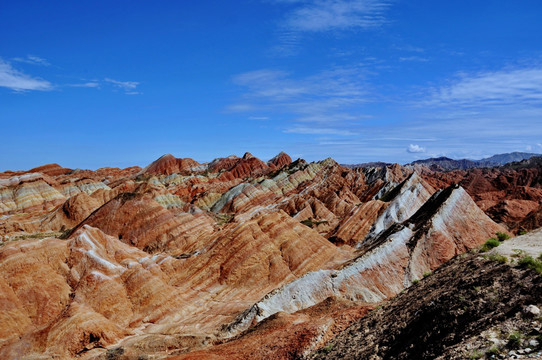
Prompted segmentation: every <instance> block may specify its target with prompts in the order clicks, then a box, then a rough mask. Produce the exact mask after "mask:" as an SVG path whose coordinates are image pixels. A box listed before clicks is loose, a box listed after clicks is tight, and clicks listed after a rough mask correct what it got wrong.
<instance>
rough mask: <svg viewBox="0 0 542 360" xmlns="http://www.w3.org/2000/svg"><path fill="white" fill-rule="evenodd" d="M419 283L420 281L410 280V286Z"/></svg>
mask: <svg viewBox="0 0 542 360" xmlns="http://www.w3.org/2000/svg"><path fill="white" fill-rule="evenodd" d="M419 282H420V280H418V279H414V280H412V285H416V284H417V283H419Z"/></svg>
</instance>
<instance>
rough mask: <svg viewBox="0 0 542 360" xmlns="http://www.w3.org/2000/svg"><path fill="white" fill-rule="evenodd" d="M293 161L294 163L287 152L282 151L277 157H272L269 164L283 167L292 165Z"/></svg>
mask: <svg viewBox="0 0 542 360" xmlns="http://www.w3.org/2000/svg"><path fill="white" fill-rule="evenodd" d="M291 163H292V158H291V157H290V156H289V155H288V154H286V153H285V152H282V151H281V152H280V153H278V154H277V155H276V156H275V157H273V158H272V159H270V160H269V161H268V162H267V165H269V166H271V165H273V166H274V167H275V168H277V169H281V168H283V167H284V166H287V165H290V164H291Z"/></svg>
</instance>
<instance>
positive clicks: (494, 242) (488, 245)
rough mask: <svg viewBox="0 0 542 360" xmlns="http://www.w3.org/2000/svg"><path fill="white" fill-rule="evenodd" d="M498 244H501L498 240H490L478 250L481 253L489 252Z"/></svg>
mask: <svg viewBox="0 0 542 360" xmlns="http://www.w3.org/2000/svg"><path fill="white" fill-rule="evenodd" d="M500 244H501V242H500V241H499V240H498V239H495V238H490V239H488V240H487V241H486V242H485V243H484V245H482V247H481V248H480V251H482V252H486V251H489V250H491V249H493V248H496V247H497V246H499V245H500Z"/></svg>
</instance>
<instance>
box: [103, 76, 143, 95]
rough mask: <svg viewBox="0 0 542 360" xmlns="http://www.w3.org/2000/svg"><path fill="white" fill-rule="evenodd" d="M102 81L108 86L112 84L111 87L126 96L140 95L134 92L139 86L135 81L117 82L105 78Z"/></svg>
mask: <svg viewBox="0 0 542 360" xmlns="http://www.w3.org/2000/svg"><path fill="white" fill-rule="evenodd" d="M104 80H105V81H106V82H108V83H110V84H113V86H115V87H118V88H120V89H122V90H124V92H125V94H127V95H138V94H140V93H139V92H137V91H136V88H137V86H138V85H139V82H137V81H119V80H113V79H110V78H105V79H104Z"/></svg>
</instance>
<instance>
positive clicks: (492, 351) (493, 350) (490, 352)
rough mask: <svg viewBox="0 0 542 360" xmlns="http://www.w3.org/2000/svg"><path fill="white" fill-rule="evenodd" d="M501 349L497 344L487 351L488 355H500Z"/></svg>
mask: <svg viewBox="0 0 542 360" xmlns="http://www.w3.org/2000/svg"><path fill="white" fill-rule="evenodd" d="M500 353H501V351H500V350H499V348H498V347H497V346H492V347H490V348H489V349H488V350H487V351H486V356H491V355H499V354H500Z"/></svg>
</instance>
